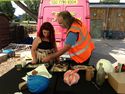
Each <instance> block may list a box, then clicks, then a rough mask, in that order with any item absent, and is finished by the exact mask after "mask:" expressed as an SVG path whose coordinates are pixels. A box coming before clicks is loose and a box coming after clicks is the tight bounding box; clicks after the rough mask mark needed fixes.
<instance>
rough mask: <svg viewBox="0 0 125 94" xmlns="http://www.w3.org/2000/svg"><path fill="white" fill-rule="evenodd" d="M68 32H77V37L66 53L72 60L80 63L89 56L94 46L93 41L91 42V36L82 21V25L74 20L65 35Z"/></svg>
mask: <svg viewBox="0 0 125 94" xmlns="http://www.w3.org/2000/svg"><path fill="white" fill-rule="evenodd" d="M69 32H75V33H78V39H77V41H76V44H75V45H73V46H72V47H71V49H70V50H69V51H68V53H69V55H70V57H71V59H72V60H74V61H76V62H77V63H82V62H84V61H86V60H87V59H88V58H89V57H90V56H91V53H92V51H93V49H94V48H95V46H94V43H93V42H92V39H91V36H90V34H89V32H88V31H87V29H86V27H85V25H84V24H83V23H82V26H80V25H79V24H78V23H76V22H74V23H73V24H72V26H71V27H70V29H69V30H68V31H67V35H68V33H69Z"/></svg>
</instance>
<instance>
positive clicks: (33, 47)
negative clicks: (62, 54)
mask: <svg viewBox="0 0 125 94" xmlns="http://www.w3.org/2000/svg"><path fill="white" fill-rule="evenodd" d="M40 42H41V40H40V38H39V37H37V38H36V39H35V40H34V41H33V44H32V48H31V54H32V58H33V61H32V63H36V59H37V54H36V49H37V47H38V44H39V43H40Z"/></svg>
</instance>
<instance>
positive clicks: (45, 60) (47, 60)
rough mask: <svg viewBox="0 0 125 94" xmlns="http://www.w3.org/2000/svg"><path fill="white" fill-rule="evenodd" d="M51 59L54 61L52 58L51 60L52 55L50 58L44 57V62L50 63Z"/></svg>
mask: <svg viewBox="0 0 125 94" xmlns="http://www.w3.org/2000/svg"><path fill="white" fill-rule="evenodd" d="M51 59H52V58H51V55H49V56H47V57H44V58H43V59H42V62H49V61H50V60H51Z"/></svg>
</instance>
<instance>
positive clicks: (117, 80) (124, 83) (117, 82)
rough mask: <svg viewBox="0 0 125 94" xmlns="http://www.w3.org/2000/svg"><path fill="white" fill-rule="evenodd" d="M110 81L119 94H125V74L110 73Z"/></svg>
mask: <svg viewBox="0 0 125 94" xmlns="http://www.w3.org/2000/svg"><path fill="white" fill-rule="evenodd" d="M108 81H109V84H110V85H111V86H112V88H113V89H114V90H115V91H116V92H117V93H118V94H125V72H121V73H110V74H109V76H108Z"/></svg>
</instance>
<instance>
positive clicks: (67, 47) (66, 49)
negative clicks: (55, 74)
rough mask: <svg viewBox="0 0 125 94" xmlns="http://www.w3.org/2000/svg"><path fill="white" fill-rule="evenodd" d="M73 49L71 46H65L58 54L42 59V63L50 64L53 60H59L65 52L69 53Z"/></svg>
mask: <svg viewBox="0 0 125 94" xmlns="http://www.w3.org/2000/svg"><path fill="white" fill-rule="evenodd" d="M70 48H71V45H65V46H64V47H63V48H62V49H60V50H59V51H57V52H56V53H53V54H50V55H49V56H47V57H45V58H43V59H42V62H49V61H50V60H52V59H55V58H58V57H59V56H61V55H62V54H64V53H65V52H67V51H68V50H69V49H70Z"/></svg>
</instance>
